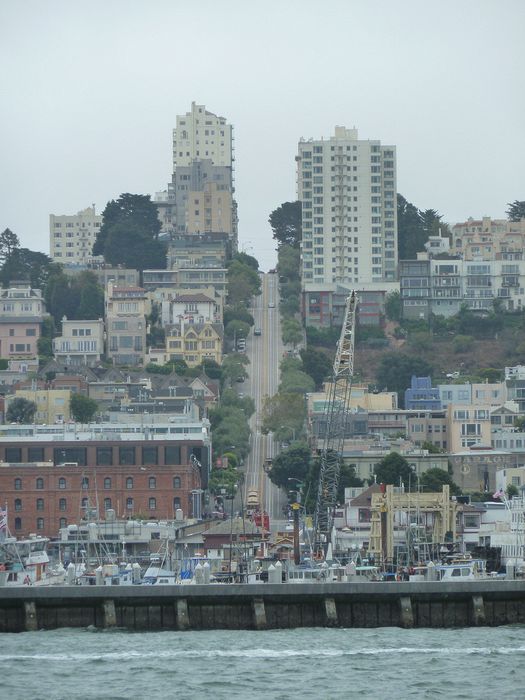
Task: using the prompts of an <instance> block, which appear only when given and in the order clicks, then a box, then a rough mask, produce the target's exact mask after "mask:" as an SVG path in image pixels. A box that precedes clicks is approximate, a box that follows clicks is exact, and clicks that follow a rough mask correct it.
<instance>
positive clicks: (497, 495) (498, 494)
mask: <svg viewBox="0 0 525 700" xmlns="http://www.w3.org/2000/svg"><path fill="white" fill-rule="evenodd" d="M504 495H505V491H503V489H498V490H497V491H496V493H493V494H492V498H501V497H502V496H504Z"/></svg>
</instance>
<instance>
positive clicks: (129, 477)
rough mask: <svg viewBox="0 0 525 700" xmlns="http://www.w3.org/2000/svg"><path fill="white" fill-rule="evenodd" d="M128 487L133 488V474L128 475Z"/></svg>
mask: <svg viewBox="0 0 525 700" xmlns="http://www.w3.org/2000/svg"><path fill="white" fill-rule="evenodd" d="M126 488H127V489H132V488H133V477H132V476H128V478H127V479H126Z"/></svg>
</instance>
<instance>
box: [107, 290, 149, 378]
mask: <svg viewBox="0 0 525 700" xmlns="http://www.w3.org/2000/svg"><path fill="white" fill-rule="evenodd" d="M146 313H147V309H146V295H145V292H144V289H142V288H141V287H117V286H114V284H113V282H109V283H108V286H107V291H106V328H107V356H108V358H109V359H110V360H111V361H112V362H113V364H116V365H142V364H143V363H144V355H145V352H146Z"/></svg>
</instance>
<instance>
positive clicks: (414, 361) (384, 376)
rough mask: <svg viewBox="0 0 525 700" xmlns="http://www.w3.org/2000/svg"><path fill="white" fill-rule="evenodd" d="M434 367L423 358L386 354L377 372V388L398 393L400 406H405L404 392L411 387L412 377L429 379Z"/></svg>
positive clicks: (401, 354)
mask: <svg viewBox="0 0 525 700" xmlns="http://www.w3.org/2000/svg"><path fill="white" fill-rule="evenodd" d="M432 372H433V369H432V366H431V365H430V364H429V363H428V362H427V361H426V360H424V359H423V358H421V357H413V356H412V355H407V354H405V353H400V352H399V353H396V352H389V353H385V354H384V355H383V356H382V358H381V361H380V363H379V367H378V370H377V382H376V383H377V386H378V387H379V388H380V389H381V390H383V389H385V390H388V391H396V392H397V395H398V398H399V405H400V406H403V405H404V392H405V389H407V388H408V387H409V386H410V382H411V379H412V376H416V377H428V376H431V375H432Z"/></svg>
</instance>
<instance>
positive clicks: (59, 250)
mask: <svg viewBox="0 0 525 700" xmlns="http://www.w3.org/2000/svg"><path fill="white" fill-rule="evenodd" d="M101 224H102V215H101V214H97V213H96V211H95V205H93V206H91V207H87V208H86V209H83V210H82V211H79V212H78V214H72V215H69V214H62V215H56V214H50V215H49V251H50V252H49V255H50V256H51V258H53V260H54V261H55V262H59V263H62V264H64V265H79V264H86V263H87V262H88V260H90V259H91V258H92V251H93V244H94V243H95V240H96V237H97V233H98V231H99V229H100V226H101Z"/></svg>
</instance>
